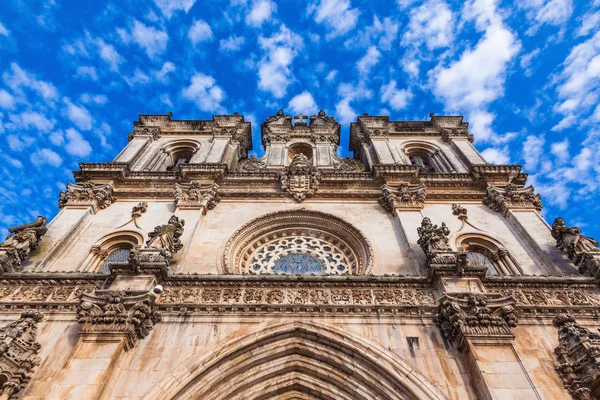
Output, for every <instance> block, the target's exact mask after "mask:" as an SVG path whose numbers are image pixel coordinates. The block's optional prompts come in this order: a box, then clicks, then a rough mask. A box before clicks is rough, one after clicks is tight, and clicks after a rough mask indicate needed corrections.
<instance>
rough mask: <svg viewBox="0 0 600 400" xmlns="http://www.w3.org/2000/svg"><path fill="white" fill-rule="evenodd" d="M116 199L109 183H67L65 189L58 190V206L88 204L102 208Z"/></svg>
mask: <svg viewBox="0 0 600 400" xmlns="http://www.w3.org/2000/svg"><path fill="white" fill-rule="evenodd" d="M116 200H117V199H116V198H115V197H114V196H113V186H112V184H110V183H104V184H100V183H92V182H83V183H81V184H79V183H77V184H73V183H68V184H67V189H66V191H64V192H60V195H59V199H58V207H59V208H63V207H64V206H66V205H90V206H93V207H95V208H96V207H97V208H100V209H104V208H106V207H108V206H110V205H111V204H112V203H114V202H115V201H116Z"/></svg>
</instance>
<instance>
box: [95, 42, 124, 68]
mask: <svg viewBox="0 0 600 400" xmlns="http://www.w3.org/2000/svg"><path fill="white" fill-rule="evenodd" d="M96 45H97V46H98V49H99V50H100V58H102V60H104V61H105V62H106V63H107V64H108V65H110V70H111V71H114V72H117V71H118V70H119V65H120V64H121V63H123V62H124V61H125V60H124V59H123V57H121V55H120V54H119V52H118V51H117V50H116V49H115V48H114V46H113V45H111V44H106V43H105V42H104V40H102V39H97V40H96Z"/></svg>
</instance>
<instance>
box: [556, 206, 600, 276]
mask: <svg viewBox="0 0 600 400" xmlns="http://www.w3.org/2000/svg"><path fill="white" fill-rule="evenodd" d="M552 237H553V238H554V239H556V247H558V248H559V249H560V250H561V251H563V252H565V253H566V254H567V256H568V257H569V258H570V259H571V260H573V262H574V263H575V265H578V266H579V273H580V274H583V275H587V276H592V277H596V278H597V279H598V278H600V249H598V241H597V240H595V239H593V238H591V237H587V236H583V235H582V233H581V229H579V228H578V227H576V226H567V225H566V223H565V220H564V219H562V218H560V217H559V218H556V219H555V220H554V223H553V224H552Z"/></svg>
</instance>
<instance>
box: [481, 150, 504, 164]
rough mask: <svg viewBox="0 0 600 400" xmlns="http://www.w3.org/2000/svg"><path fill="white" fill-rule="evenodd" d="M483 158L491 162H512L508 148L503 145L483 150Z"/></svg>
mask: <svg viewBox="0 0 600 400" xmlns="http://www.w3.org/2000/svg"><path fill="white" fill-rule="evenodd" d="M481 155H482V156H483V158H484V159H485V160H486V161H487V162H488V163H490V164H500V165H504V164H510V158H509V157H508V149H507V148H505V147H503V148H500V149H497V148H495V147H488V148H487V149H485V150H483V151H482V152H481Z"/></svg>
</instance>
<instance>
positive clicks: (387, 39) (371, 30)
mask: <svg viewBox="0 0 600 400" xmlns="http://www.w3.org/2000/svg"><path fill="white" fill-rule="evenodd" d="M398 29H399V25H398V23H397V22H396V21H394V20H392V19H391V18H389V17H388V18H385V19H384V20H383V23H382V22H381V21H380V20H379V18H378V17H377V16H376V15H374V16H373V24H372V25H370V26H367V27H366V28H365V29H364V30H362V31H360V32H358V33H356V34H355V35H352V37H351V38H349V39H348V40H346V42H344V46H345V47H346V48H348V49H352V48H364V47H369V46H371V45H375V44H376V45H377V48H378V49H381V50H390V49H391V48H392V43H393V42H394V40H396V37H397V36H398Z"/></svg>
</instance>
